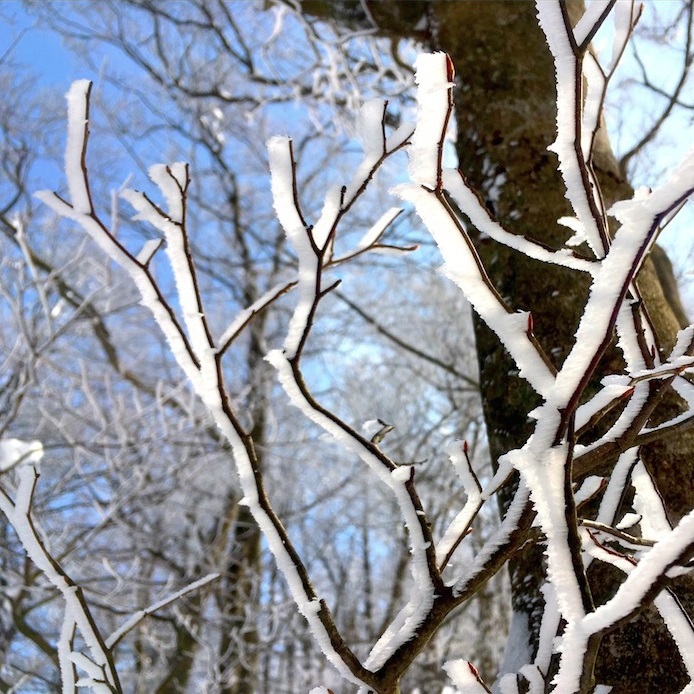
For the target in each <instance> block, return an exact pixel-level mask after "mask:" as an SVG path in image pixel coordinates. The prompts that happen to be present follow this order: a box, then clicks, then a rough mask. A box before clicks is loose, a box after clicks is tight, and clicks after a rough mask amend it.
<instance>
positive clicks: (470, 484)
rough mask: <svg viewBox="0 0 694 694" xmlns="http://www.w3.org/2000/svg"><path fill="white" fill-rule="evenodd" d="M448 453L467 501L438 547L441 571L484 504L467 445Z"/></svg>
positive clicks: (437, 553)
mask: <svg viewBox="0 0 694 694" xmlns="http://www.w3.org/2000/svg"><path fill="white" fill-rule="evenodd" d="M447 452H448V457H449V458H450V460H451V463H452V464H453V467H454V468H455V470H456V473H457V474H458V477H460V479H461V481H462V483H463V488H464V490H465V494H466V495H467V499H466V501H465V505H464V506H463V508H462V509H461V510H460V511H459V512H458V514H457V515H456V517H455V518H454V519H453V520H452V521H451V524H450V525H449V526H448V528H447V529H446V531H445V532H444V534H443V537H442V538H441V540H440V541H439V542H438V543H437V545H436V562H437V563H438V566H439V571H442V570H443V569H444V567H445V566H446V564H447V563H448V562H449V560H450V558H451V556H452V555H453V552H455V550H456V548H457V547H458V545H459V544H460V542H462V540H463V538H464V537H465V536H466V535H467V533H468V531H469V530H470V527H471V526H472V523H473V521H474V520H475V518H476V517H477V514H478V513H479V511H480V509H481V508H482V504H483V503H484V499H483V498H482V486H481V485H480V482H479V480H478V479H477V475H476V474H475V472H474V470H473V469H472V465H471V464H470V459H469V458H468V455H467V443H463V444H461V443H460V442H456V443H453V444H451V445H450V446H449V447H448V451H447Z"/></svg>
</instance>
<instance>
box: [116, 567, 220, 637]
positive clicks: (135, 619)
mask: <svg viewBox="0 0 694 694" xmlns="http://www.w3.org/2000/svg"><path fill="white" fill-rule="evenodd" d="M218 578H219V574H209V575H207V576H203V577H202V578H200V579H198V580H197V581H193V583H191V584H189V585H187V586H185V587H184V588H181V589H180V590H178V591H176V592H175V593H173V594H172V595H169V596H168V597H166V598H164V599H163V600H158V601H157V602H155V603H153V604H152V605H149V606H148V607H145V608H144V609H143V610H138V611H137V612H136V613H135V614H133V615H132V616H131V617H129V618H128V620H127V621H126V622H125V623H124V624H122V625H121V626H120V627H118V629H116V631H114V632H113V633H112V634H111V635H110V636H109V637H108V638H106V641H105V643H106V646H107V647H108V648H114V647H115V646H116V645H117V644H118V642H119V641H121V640H122V639H123V638H124V637H125V636H126V635H127V634H128V632H130V631H132V630H133V629H134V628H135V627H136V626H137V625H138V624H139V623H140V622H141V621H142V620H143V619H146V618H147V617H149V615H151V614H154V613H155V612H157V611H158V610H161V609H162V608H163V607H166V606H167V605H170V604H171V603H172V602H176V601H177V600H179V599H180V598H182V597H183V596H184V595H187V594H188V593H192V592H193V591H195V590H199V589H200V588H202V587H203V586H206V585H207V584H208V583H212V581H216V580H217V579H218Z"/></svg>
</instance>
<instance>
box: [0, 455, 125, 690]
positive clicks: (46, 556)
mask: <svg viewBox="0 0 694 694" xmlns="http://www.w3.org/2000/svg"><path fill="white" fill-rule="evenodd" d="M17 474H18V476H19V484H18V486H17V492H16V496H15V499H14V501H13V500H12V499H11V498H10V497H9V496H8V495H7V493H6V492H5V491H4V490H3V489H0V510H2V512H3V513H4V514H5V516H6V517H7V520H8V521H9V522H10V524H11V525H12V527H13V528H14V531H15V533H16V534H17V537H18V538H19V541H20V542H21V543H22V547H24V550H25V551H26V553H27V555H28V556H29V558H30V559H31V561H32V562H33V563H34V565H35V566H36V567H37V568H38V569H39V570H40V571H41V573H42V574H43V575H44V576H45V577H46V579H47V580H48V581H49V582H50V583H51V584H52V585H53V586H54V587H55V588H56V589H57V590H58V591H59V592H60V594H61V595H62V597H63V600H64V602H65V616H64V617H63V620H64V624H63V627H64V628H63V631H62V632H61V635H62V638H61V644H62V645H61V646H60V652H59V662H60V666H61V670H66V669H68V668H69V667H70V666H68V664H67V663H68V661H69V660H72V661H73V662H75V661H74V656H75V653H74V652H72V651H71V652H69V653H68V652H67V648H68V640H67V639H68V632H69V630H70V629H71V625H72V624H74V625H76V626H77V628H78V629H79V632H80V634H81V635H82V638H83V639H84V642H85V645H86V648H87V650H88V651H89V653H90V654H91V659H89V662H91V663H92V664H93V667H95V668H97V670H98V673H99V676H100V677H105V678H106V683H107V685H108V686H109V687H111V689H108V690H107V691H121V689H120V682H119V679H118V673H117V671H116V667H115V664H114V661H113V657H112V655H111V652H110V650H109V649H108V647H107V646H106V644H105V643H104V641H103V639H102V637H101V634H100V633H99V630H98V628H97V626H96V623H95V621H94V618H93V616H92V614H91V611H90V609H89V606H88V605H87V602H86V601H85V599H84V596H83V594H82V591H81V589H80V588H79V586H77V585H75V583H74V582H73V581H72V579H71V578H70V577H69V576H68V575H67V574H66V573H65V571H64V570H63V568H62V567H61V566H60V564H58V563H57V562H56V561H55V559H54V558H53V557H52V556H51V554H50V553H49V551H48V550H47V548H46V546H45V544H44V542H43V540H42V539H41V537H40V535H39V533H38V530H37V528H36V526H35V525H34V522H33V520H32V516H31V507H32V501H33V497H34V491H35V488H36V481H37V480H38V474H37V473H36V471H35V469H34V467H33V466H31V465H24V466H21V467H20V468H19V469H18V470H17ZM78 664H79V663H78ZM67 677H68V678H69V677H70V675H69V673H68V675H67Z"/></svg>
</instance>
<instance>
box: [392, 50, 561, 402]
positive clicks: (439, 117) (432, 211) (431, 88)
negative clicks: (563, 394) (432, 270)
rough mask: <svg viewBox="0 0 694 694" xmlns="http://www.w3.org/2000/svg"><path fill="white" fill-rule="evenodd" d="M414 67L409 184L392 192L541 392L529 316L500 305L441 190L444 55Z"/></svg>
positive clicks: (540, 358) (542, 368)
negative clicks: (415, 105)
mask: <svg viewBox="0 0 694 694" xmlns="http://www.w3.org/2000/svg"><path fill="white" fill-rule="evenodd" d="M417 67H418V72H417V74H418V78H417V80H418V85H419V87H418V90H417V101H418V112H417V113H418V115H417V127H416V129H415V134H414V135H413V136H412V141H413V144H412V147H411V149H410V152H409V156H410V171H411V176H412V178H413V180H414V181H415V182H414V183H410V184H403V185H399V186H397V187H395V188H394V189H393V192H394V193H395V194H396V195H398V196H399V197H400V198H402V199H403V200H407V201H408V202H411V203H412V204H413V205H414V206H415V209H416V211H417V214H418V215H419V216H420V217H421V219H422V221H423V222H424V224H425V225H426V227H427V229H428V230H429V232H430V233H431V235H432V236H433V238H434V240H435V241H436V244H437V245H438V247H439V250H440V251H441V254H442V256H443V259H444V261H445V266H444V272H445V274H446V275H447V276H448V277H449V278H450V279H451V280H453V281H454V282H455V283H456V284H457V285H458V286H459V287H460V289H461V291H462V292H463V293H464V294H465V296H466V298H467V299H468V300H469V301H470V303H471V304H472V307H473V308H474V309H475V311H476V312H477V313H478V314H479V315H480V316H481V318H482V319H483V320H484V322H485V323H486V324H487V325H488V326H489V327H490V328H491V329H492V330H493V331H494V332H495V333H496V334H497V335H498V336H499V338H500V339H501V341H502V342H503V344H504V345H505V346H506V348H507V349H508V350H509V351H510V352H511V356H512V357H513V359H514V360H515V362H516V364H517V365H518V368H519V371H520V376H521V377H523V378H525V379H526V380H528V382H529V383H530V385H531V386H532V387H533V389H534V390H535V391H536V392H537V393H539V394H540V395H542V396H547V395H549V393H550V391H551V390H552V388H553V387H554V373H553V367H552V365H551V362H550V361H549V359H548V358H547V357H546V355H544V353H543V352H542V349H541V348H540V346H539V344H538V343H537V341H536V340H535V338H534V335H533V334H532V330H531V329H530V325H531V323H530V317H529V315H528V314H527V313H514V312H512V311H510V309H509V308H508V307H507V306H506V305H505V304H504V302H503V300H502V299H501V297H500V296H499V294H498V292H497V291H496V289H495V288H494V286H493V285H492V283H491V281H490V280H489V277H488V276H487V273H486V271H485V269H484V267H483V266H482V262H481V260H480V258H479V256H478V254H477V251H476V250H475V248H474V245H473V243H472V240H471V239H470V237H469V235H468V234H467V232H466V230H465V229H464V227H463V225H462V223H461V222H460V220H459V219H458V217H457V215H456V214H455V212H454V211H453V210H452V209H451V207H450V205H449V204H448V202H447V201H446V199H445V196H444V194H443V189H442V186H443V174H442V171H441V158H442V151H443V142H444V138H445V135H446V132H445V128H446V125H447V123H448V118H449V116H450V111H451V108H452V97H451V89H452V85H451V82H450V80H451V78H452V74H451V72H450V70H451V67H450V59H449V58H448V56H446V55H445V54H441V53H437V54H431V55H423V56H420V57H419V59H418V61H417ZM437 167H438V168H437Z"/></svg>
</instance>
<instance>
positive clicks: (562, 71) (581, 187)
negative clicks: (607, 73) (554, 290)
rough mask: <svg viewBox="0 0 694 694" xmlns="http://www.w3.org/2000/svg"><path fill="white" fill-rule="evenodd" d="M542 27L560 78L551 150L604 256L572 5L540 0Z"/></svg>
mask: <svg viewBox="0 0 694 694" xmlns="http://www.w3.org/2000/svg"><path fill="white" fill-rule="evenodd" d="M536 7H537V15H538V20H539V24H540V28H541V29H542V31H543V32H544V34H545V37H546V39H547V45H548V46H549V49H550V51H551V53H552V57H553V58H554V69H555V72H556V80H557V139H556V140H555V142H554V144H552V145H551V146H550V148H549V149H550V150H551V151H553V152H555V153H556V154H557V156H558V157H559V171H560V172H561V175H562V177H563V179H564V182H565V184H566V197H567V199H568V200H569V202H570V203H571V207H572V208H573V211H574V214H575V215H576V218H577V219H578V223H579V225H580V228H581V230H582V233H583V235H584V237H585V240H586V241H587V242H588V244H589V246H590V247H591V249H592V251H593V253H595V255H596V257H597V258H602V257H603V256H604V255H605V253H606V252H607V249H608V247H609V241H608V231H607V224H606V219H605V217H604V215H603V214H601V201H600V199H599V198H596V195H597V194H598V191H599V190H600V187H599V185H598V183H597V179H596V178H595V175H594V174H593V172H592V170H591V169H590V168H589V167H588V166H587V165H586V159H585V158H584V156H583V150H582V147H581V142H582V131H581V126H582V123H583V117H582V110H583V103H582V90H581V80H582V76H583V70H582V66H581V63H582V56H581V54H580V52H579V51H578V47H577V46H576V40H575V38H574V33H573V30H572V28H571V24H570V23H569V20H568V16H567V12H568V11H567V9H566V5H565V4H563V3H560V2H559V0H537V2H536Z"/></svg>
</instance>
